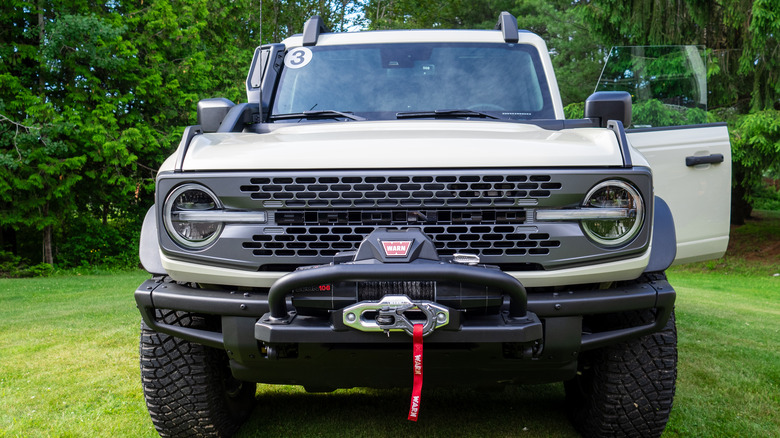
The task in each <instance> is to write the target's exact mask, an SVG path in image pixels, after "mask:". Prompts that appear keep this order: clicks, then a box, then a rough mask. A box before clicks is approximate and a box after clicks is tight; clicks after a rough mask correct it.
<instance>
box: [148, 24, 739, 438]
mask: <svg viewBox="0 0 780 438" xmlns="http://www.w3.org/2000/svg"><path fill="white" fill-rule="evenodd" d="M246 90H247V102H245V103H239V104H234V103H233V102H231V101H229V100H227V99H224V98H212V99H205V100H202V101H200V102H199V103H198V125H197V126H190V127H187V128H186V130H185V131H184V134H183V137H182V140H181V143H180V144H179V146H178V149H177V151H176V152H175V154H173V155H172V156H171V157H170V158H169V159H168V160H167V161H165V163H164V164H163V165H162V167H161V169H160V171H159V174H158V176H157V180H156V202H155V206H154V207H152V208H151V209H150V210H149V212H148V214H147V216H146V219H145V221H144V225H143V229H142V237H141V243H140V255H141V261H142V263H143V266H144V267H145V268H146V270H147V271H149V272H150V273H151V274H152V277H151V278H150V279H149V280H148V281H146V282H144V283H143V284H142V285H141V286H140V287H139V288H138V289H137V290H136V292H135V299H136V302H137V305H138V308H139V310H140V313H141V316H142V319H143V323H142V328H141V340H140V362H141V374H142V382H143V390H144V395H145V399H146V404H147V406H148V409H149V412H150V414H151V417H152V421H153V423H154V425H155V427H156V428H157V430H158V432H159V433H160V434H161V435H163V436H191V435H204V436H225V435H230V434H232V433H234V432H235V431H236V430H237V428H238V427H239V426H240V425H241V424H242V422H243V421H244V420H245V419H246V418H247V416H248V415H249V414H250V413H251V409H252V406H253V402H254V401H255V396H256V394H255V392H256V383H258V382H260V383H269V384H292V385H301V386H303V387H304V388H306V389H307V390H310V391H331V390H334V389H337V388H350V387H410V386H412V385H413V382H415V385H414V386H415V387H416V386H417V384H416V382H417V381H416V379H418V378H419V379H420V383H421V379H422V376H421V374H419V373H418V374H415V375H414V377H413V370H415V369H416V370H417V371H420V372H421V370H420V368H421V367H420V366H419V365H421V364H420V363H415V365H417V367H414V366H413V362H412V360H411V357H412V354H411V353H412V351H413V348H414V352H415V359H421V358H422V356H421V355H420V356H419V357H417V356H418V355H417V352H418V347H419V349H420V350H421V349H422V340H423V339H424V345H425V362H424V363H425V365H424V368H425V385H426V387H428V386H429V385H430V386H437V385H444V386H446V385H467V386H473V387H491V386H501V385H506V384H535V383H548V382H563V383H564V385H565V392H566V404H567V409H568V414H569V416H570V418H571V420H572V422H573V424H574V425H575V427H576V428H577V429H578V430H579V431H580V432H581V433H583V434H584V435H587V436H658V435H660V434H661V432H662V431H663V429H664V427H665V425H666V422H667V420H668V417H669V413H670V410H671V408H672V401H673V397H674V392H675V379H676V374H677V372H676V370H677V347H676V345H677V334H676V328H675V318H674V302H675V291H674V289H673V288H672V286H671V285H670V284H669V283H668V282H667V279H666V276H665V274H664V272H665V270H666V269H667V268H668V267H669V266H671V265H672V264H675V263H685V262H690V261H696V260H706V259H711V258H717V257H719V256H720V255H722V254H723V252H724V251H725V249H726V245H727V242H728V232H729V188H730V172H731V170H730V160H731V158H730V147H729V140H728V133H727V129H726V127H725V126H724V125H699V126H687V127H675V128H639V129H630V130H626V128H628V127H629V126H630V125H631V110H632V98H631V95H629V94H628V93H625V92H596V93H594V94H593V95H592V96H591V97H590V98H589V99H588V101H587V102H586V105H585V117H584V118H583V119H566V118H565V117H564V113H563V106H562V103H561V98H560V93H559V90H558V86H557V82H556V78H555V73H554V72H553V68H552V64H551V61H550V57H549V54H548V50H547V47H546V45H545V43H544V41H543V40H542V39H541V38H539V37H538V36H537V35H535V34H533V33H530V32H527V31H523V30H518V28H517V21H516V20H515V18H514V17H513V16H511V15H510V14H508V13H502V14H501V16H500V18H499V21H498V24H497V26H496V29H495V30H485V31H481V30H412V31H407V30H404V31H366V32H349V33H331V32H329V31H328V29H327V28H326V27H325V26H324V25H323V22H322V20H321V19H320V18H319V17H313V18H311V19H310V20H309V21H307V23H306V25H305V26H304V29H303V33H302V34H299V35H294V36H292V37H290V38H288V39H286V40H284V41H282V42H281V43H277V44H268V45H263V46H261V47H259V48H257V50H256V51H255V54H254V58H253V60H252V63H251V66H250V68H249V73H248V76H247V80H246ZM464 371H465V373H464ZM464 376H467V378H464ZM418 389H419V388H418ZM417 396H418V397H419V393H418V394H417ZM416 401H417V402H418V403H419V398H417V399H416ZM417 408H419V404H416V405H414V403H413V406H412V410H411V411H410V416H409V418H410V419H416V418H417Z"/></svg>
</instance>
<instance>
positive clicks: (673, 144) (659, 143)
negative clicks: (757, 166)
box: [627, 125, 731, 264]
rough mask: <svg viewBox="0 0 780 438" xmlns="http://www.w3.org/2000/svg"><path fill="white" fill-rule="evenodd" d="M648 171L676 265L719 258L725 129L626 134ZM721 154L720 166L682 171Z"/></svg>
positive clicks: (726, 207) (727, 195) (727, 163)
mask: <svg viewBox="0 0 780 438" xmlns="http://www.w3.org/2000/svg"><path fill="white" fill-rule="evenodd" d="M627 137H628V140H629V141H630V142H631V144H632V146H634V147H635V148H636V149H638V150H639V151H640V152H641V153H642V154H643V155H644V156H645V158H646V159H647V161H648V163H649V164H650V167H651V169H652V170H653V184H654V189H655V194H656V196H659V197H661V198H663V199H664V200H665V201H666V203H667V204H669V208H671V210H672V214H673V216H674V226H675V232H676V233H677V257H676V259H675V264H681V263H689V262H695V261H700V260H709V259H714V258H718V257H721V256H723V253H724V252H725V251H726V247H727V246H728V241H729V221H730V209H731V146H730V144H729V135H728V130H727V129H726V126H715V125H713V126H698V127H676V128H673V129H666V130H652V131H645V132H642V131H640V132H628V133H627ZM711 154H722V155H723V157H724V162H723V163H721V164H702V165H698V166H694V167H688V166H686V165H685V158H686V157H690V156H708V155H711Z"/></svg>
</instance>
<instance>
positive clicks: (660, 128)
mask: <svg viewBox="0 0 780 438" xmlns="http://www.w3.org/2000/svg"><path fill="white" fill-rule="evenodd" d="M715 126H728V124H727V123H726V122H716V123H700V124H696V125H677V126H654V127H650V128H631V129H629V130H627V131H626V132H628V133H633V132H655V131H676V130H680V129H697V128H709V127H715Z"/></svg>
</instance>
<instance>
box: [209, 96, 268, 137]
mask: <svg viewBox="0 0 780 438" xmlns="http://www.w3.org/2000/svg"><path fill="white" fill-rule="evenodd" d="M259 111H260V105H259V104H257V103H240V104H238V105H236V106H234V107H233V108H230V111H228V113H227V115H225V118H224V119H223V120H222V124H221V125H219V129H217V132H242V131H243V130H244V127H245V126H247V125H251V124H252V122H253V120H252V116H253V115H255V114H258V113H259Z"/></svg>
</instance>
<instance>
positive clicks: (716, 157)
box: [685, 154, 724, 167]
mask: <svg viewBox="0 0 780 438" xmlns="http://www.w3.org/2000/svg"><path fill="white" fill-rule="evenodd" d="M723 160H724V158H723V154H712V155H705V156H702V157H698V156H693V157H685V165H686V166H688V167H693V166H696V165H698V164H718V163H722V162H723Z"/></svg>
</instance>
